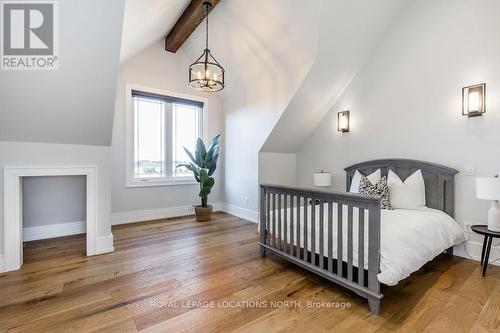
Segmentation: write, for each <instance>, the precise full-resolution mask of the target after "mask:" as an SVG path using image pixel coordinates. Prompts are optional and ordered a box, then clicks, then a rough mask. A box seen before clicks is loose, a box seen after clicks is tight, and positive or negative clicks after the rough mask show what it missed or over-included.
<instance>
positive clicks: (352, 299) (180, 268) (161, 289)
mask: <svg viewBox="0 0 500 333" xmlns="http://www.w3.org/2000/svg"><path fill="white" fill-rule="evenodd" d="M113 234H114V240H115V244H114V245H115V252H114V253H110V254H105V255H99V256H94V257H86V256H84V252H85V237H84V235H76V236H69V237H63V238H57V239H51V240H42V241H35V242H28V243H25V244H24V265H23V267H22V269H21V270H20V271H17V272H10V273H5V274H0V296H1V297H0V332H4V331H9V332H120V333H128V332H140V331H144V332H179V331H186V332H232V331H236V332H263V331H264V332H282V331H286V332H304V331H311V332H331V331H339V332H360V331H362V332H393V331H399V332H498V331H500V267H496V266H490V267H489V268H488V273H487V276H486V277H482V276H481V271H480V267H479V263H478V262H475V261H471V260H468V259H463V258H458V257H450V256H448V255H441V256H439V257H437V258H436V259H435V260H433V261H432V262H430V263H428V264H427V265H425V266H424V267H423V268H422V269H421V270H419V271H418V272H416V273H414V274H412V276H410V277H409V278H408V279H405V280H404V281H401V283H399V284H398V285H397V286H394V287H383V289H382V292H383V293H384V295H385V297H384V299H383V300H382V311H381V313H380V315H378V316H375V315H373V314H372V313H370V311H369V310H368V306H367V304H366V302H365V300H363V299H361V298H360V297H358V296H356V295H354V294H353V293H351V292H349V291H346V290H345V289H343V288H341V287H338V286H335V285H333V284H331V283H329V282H327V281H325V280H323V279H321V278H318V277H316V276H314V275H312V274H310V273H308V272H306V271H304V270H303V269H300V268H298V267H296V266H294V265H292V264H290V263H287V262H286V261H284V260H282V259H279V258H277V257H276V256H273V255H268V256H267V257H266V258H261V257H260V255H259V247H258V233H257V227H256V225H255V224H254V223H251V222H248V221H245V220H242V219H239V218H237V217H234V216H231V215H228V214H224V213H217V214H215V215H214V218H213V219H212V221H209V222H206V223H198V222H195V220H194V218H193V217H182V218H173V219H165V220H157V221H148V222H143V223H134V224H129V225H123V226H115V227H113ZM249 301H253V303H249ZM200 302H214V304H216V306H215V307H213V308H212V307H207V306H203V305H201V304H203V303H200ZM228 302H237V303H236V304H238V302H239V304H242V303H241V302H246V303H245V304H246V306H237V307H234V306H233V307H231V306H229V305H228V304H230V303H228ZM287 302H288V303H287ZM187 304H190V305H189V306H187ZM256 304H260V307H256V306H255V305H256ZM262 304H267V307H263V305H262ZM271 304H272V305H271ZM311 304H312V306H311ZM333 304H336V305H339V304H343V305H346V304H348V305H349V306H348V307H344V308H331V307H329V306H332V305H333ZM158 305H162V306H158ZM250 305H254V306H250Z"/></svg>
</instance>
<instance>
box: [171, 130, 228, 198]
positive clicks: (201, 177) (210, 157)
mask: <svg viewBox="0 0 500 333" xmlns="http://www.w3.org/2000/svg"><path fill="white" fill-rule="evenodd" d="M220 138H221V136H220V134H219V135H217V136H216V137H215V138H213V139H212V141H211V142H210V145H209V147H208V150H207V149H206V147H205V144H204V143H203V140H202V139H201V138H198V139H197V140H196V149H195V151H194V154H193V153H192V152H190V151H189V150H188V149H186V148H185V147H184V150H185V151H186V154H187V155H188V157H189V159H190V160H191V162H188V163H181V164H179V165H178V166H177V167H178V168H179V167H185V168H186V169H188V170H190V171H191V172H192V173H193V175H194V178H195V179H196V181H197V182H198V183H199V184H200V192H199V195H200V197H201V203H202V206H203V207H206V206H207V197H208V195H209V194H210V193H211V191H212V187H213V186H214V184H215V179H214V178H213V177H211V176H212V175H213V173H214V172H215V170H216V168H217V161H218V159H219V151H220V146H219V145H220Z"/></svg>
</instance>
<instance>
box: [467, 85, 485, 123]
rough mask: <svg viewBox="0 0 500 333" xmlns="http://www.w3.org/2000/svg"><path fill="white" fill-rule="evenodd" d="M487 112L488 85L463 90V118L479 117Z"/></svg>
mask: <svg viewBox="0 0 500 333" xmlns="http://www.w3.org/2000/svg"><path fill="white" fill-rule="evenodd" d="M485 112H486V83H482V84H477V85H475V86H469V87H465V88H462V116H467V117H469V118H471V117H477V116H482V115H483V113H485Z"/></svg>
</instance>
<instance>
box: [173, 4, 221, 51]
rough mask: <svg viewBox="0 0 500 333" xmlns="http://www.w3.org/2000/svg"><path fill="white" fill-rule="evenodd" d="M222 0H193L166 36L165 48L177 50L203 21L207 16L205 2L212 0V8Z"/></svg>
mask: <svg viewBox="0 0 500 333" xmlns="http://www.w3.org/2000/svg"><path fill="white" fill-rule="evenodd" d="M219 1H220V0H191V2H190V3H189V5H188V6H187V8H186V10H184V13H182V15H181V17H180V18H179V20H177V22H176V23H175V25H174V27H173V28H172V30H170V32H169V33H168V35H167V37H166V38H165V50H166V51H170V52H173V53H175V52H177V50H178V49H179V48H180V47H181V45H182V44H183V43H184V42H185V41H186V39H188V37H189V36H190V35H191V34H192V33H193V31H194V30H195V29H196V27H197V26H198V25H199V24H200V23H201V22H203V20H204V19H205V17H206V13H205V10H204V9H203V4H204V3H205V2H210V3H211V4H212V9H213V7H215V5H217V4H218V3H219Z"/></svg>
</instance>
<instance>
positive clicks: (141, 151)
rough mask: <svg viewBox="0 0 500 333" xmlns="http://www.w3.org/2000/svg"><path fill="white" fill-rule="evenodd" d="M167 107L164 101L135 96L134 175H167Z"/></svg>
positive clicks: (136, 176) (140, 176) (138, 176)
mask: <svg viewBox="0 0 500 333" xmlns="http://www.w3.org/2000/svg"><path fill="white" fill-rule="evenodd" d="M164 117H165V108H164V105H163V103H162V102H160V101H155V100H146V99H142V98H134V124H135V126H134V141H135V143H134V144H135V152H134V169H135V170H134V177H135V178H148V177H165V149H164V142H165V118H164Z"/></svg>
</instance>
